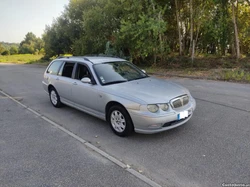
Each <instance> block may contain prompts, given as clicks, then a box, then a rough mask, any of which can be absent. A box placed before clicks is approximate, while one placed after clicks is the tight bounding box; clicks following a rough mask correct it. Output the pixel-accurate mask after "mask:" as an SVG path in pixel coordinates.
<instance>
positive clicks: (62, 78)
mask: <svg viewBox="0 0 250 187" xmlns="http://www.w3.org/2000/svg"><path fill="white" fill-rule="evenodd" d="M74 70H75V62H64V64H63V66H62V67H61V69H60V71H59V73H58V75H57V77H56V79H55V83H54V86H55V88H56V90H57V92H58V94H59V96H60V97H61V100H62V101H63V100H66V101H68V102H70V101H71V98H72V97H71V94H72V93H71V85H72V81H73V77H72V76H73V72H74Z"/></svg>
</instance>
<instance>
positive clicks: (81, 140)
mask: <svg viewBox="0 0 250 187" xmlns="http://www.w3.org/2000/svg"><path fill="white" fill-rule="evenodd" d="M0 93H2V94H3V95H5V96H6V97H8V98H9V99H11V100H12V101H14V102H16V103H17V104H19V105H21V106H22V107H23V108H24V109H26V110H28V111H30V112H31V113H33V114H35V115H36V116H37V117H40V118H41V119H43V120H44V121H46V122H48V123H49V124H51V125H53V126H55V127H56V128H58V129H59V130H61V131H63V132H64V133H66V134H68V135H69V136H71V137H72V138H74V139H76V140H78V141H79V142H81V143H82V144H83V145H85V147H87V148H89V149H91V150H93V151H95V152H96V153H98V154H99V155H101V156H103V157H104V158H106V159H107V160H109V161H111V162H113V163H114V164H116V165H117V166H119V167H121V168H122V169H124V170H125V171H127V172H128V173H130V174H132V175H134V176H135V177H137V178H138V179H140V180H141V181H143V182H145V183H146V184H148V185H150V186H152V187H161V185H159V184H157V183H156V182H154V181H153V180H151V179H149V178H148V177H146V176H145V175H142V174H141V173H139V172H137V171H136V170H134V169H133V168H128V167H127V165H126V164H124V163H123V162H121V161H119V160H118V159H116V158H115V157H113V156H111V155H110V154H108V153H106V152H104V151H103V150H101V149H99V148H98V147H96V146H94V145H93V144H91V143H89V142H87V141H86V140H84V139H82V138H81V137H79V136H77V135H75V134H74V133H72V132H70V131H69V130H67V129H65V128H64V127H62V126H61V125H59V124H57V123H56V122H54V121H52V120H50V119H49V118H47V117H45V116H43V115H42V114H40V113H38V112H36V111H35V110H33V109H32V108H30V107H28V106H26V105H24V104H22V103H21V102H19V101H18V100H16V99H15V98H13V97H12V96H10V95H9V94H7V93H5V92H4V91H3V90H1V89H0Z"/></svg>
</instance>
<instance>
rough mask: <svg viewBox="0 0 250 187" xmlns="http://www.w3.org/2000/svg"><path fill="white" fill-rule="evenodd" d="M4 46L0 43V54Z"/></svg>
mask: <svg viewBox="0 0 250 187" xmlns="http://www.w3.org/2000/svg"><path fill="white" fill-rule="evenodd" d="M4 50H5V48H4V47H3V46H2V44H0V54H2V52H4Z"/></svg>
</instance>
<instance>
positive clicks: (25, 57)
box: [0, 54, 44, 64]
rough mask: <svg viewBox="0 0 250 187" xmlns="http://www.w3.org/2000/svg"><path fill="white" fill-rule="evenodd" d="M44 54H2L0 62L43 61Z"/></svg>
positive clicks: (25, 62)
mask: <svg viewBox="0 0 250 187" xmlns="http://www.w3.org/2000/svg"><path fill="white" fill-rule="evenodd" d="M42 57H43V55H32V54H18V55H7V56H2V55H0V63H15V64H33V63H43V62H44V61H43V60H41V58H42Z"/></svg>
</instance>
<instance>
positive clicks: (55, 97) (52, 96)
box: [49, 88, 62, 108]
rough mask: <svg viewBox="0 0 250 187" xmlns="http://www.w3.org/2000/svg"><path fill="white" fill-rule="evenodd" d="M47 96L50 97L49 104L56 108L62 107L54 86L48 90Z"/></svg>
mask: <svg viewBox="0 0 250 187" xmlns="http://www.w3.org/2000/svg"><path fill="white" fill-rule="evenodd" d="M49 98H50V102H51V104H52V105H53V106H54V107H56V108H60V107H62V103H61V100H60V96H59V95H58V93H57V91H56V89H55V88H51V89H50V90H49Z"/></svg>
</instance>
